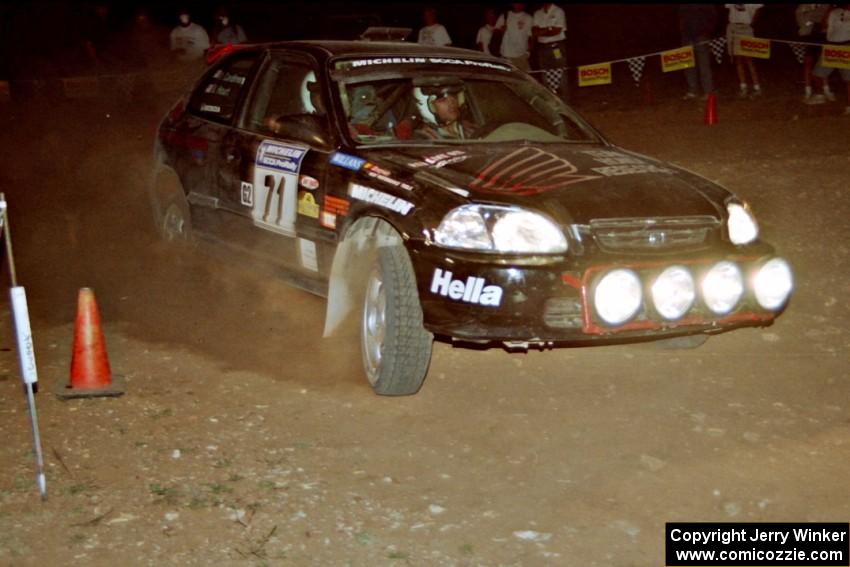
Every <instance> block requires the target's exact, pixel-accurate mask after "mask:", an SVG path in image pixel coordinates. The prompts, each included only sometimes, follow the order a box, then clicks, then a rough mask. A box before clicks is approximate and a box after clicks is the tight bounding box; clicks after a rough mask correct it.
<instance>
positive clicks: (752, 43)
mask: <svg viewBox="0 0 850 567" xmlns="http://www.w3.org/2000/svg"><path fill="white" fill-rule="evenodd" d="M734 51H735V55H740V56H742V57H757V58H759V59H770V40H769V39H759V38H756V37H738V38H735V49H734Z"/></svg>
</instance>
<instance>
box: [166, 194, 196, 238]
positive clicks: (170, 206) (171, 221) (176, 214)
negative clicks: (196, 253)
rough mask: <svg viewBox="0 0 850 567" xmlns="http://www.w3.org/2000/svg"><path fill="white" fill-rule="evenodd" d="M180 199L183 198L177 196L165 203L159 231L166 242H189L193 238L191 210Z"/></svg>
mask: <svg viewBox="0 0 850 567" xmlns="http://www.w3.org/2000/svg"><path fill="white" fill-rule="evenodd" d="M181 197H182V196H181ZM180 201H181V199H179V198H177V197H175V198H172V199H171V200H170V201H169V202H167V203H166V204H165V210H164V212H163V214H162V220H161V221H160V226H159V231H160V236H162V239H163V240H165V241H166V242H170V243H171V242H188V241H189V240H190V239H191V234H192V223H191V221H190V219H189V212H188V210H187V208H186V206H185V205H184V204H183V203H182V202H180Z"/></svg>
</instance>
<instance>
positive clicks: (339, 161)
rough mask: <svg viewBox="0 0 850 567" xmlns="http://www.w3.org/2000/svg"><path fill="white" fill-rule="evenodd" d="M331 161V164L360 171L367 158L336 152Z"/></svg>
mask: <svg viewBox="0 0 850 567" xmlns="http://www.w3.org/2000/svg"><path fill="white" fill-rule="evenodd" d="M330 162H331V165H336V166H338V167H344V168H345V169H350V170H351V171H360V168H361V167H363V164H364V163H366V160H365V159H363V158H359V157H355V156H351V155H348V154H344V153H342V152H334V153H333V154H331V159H330Z"/></svg>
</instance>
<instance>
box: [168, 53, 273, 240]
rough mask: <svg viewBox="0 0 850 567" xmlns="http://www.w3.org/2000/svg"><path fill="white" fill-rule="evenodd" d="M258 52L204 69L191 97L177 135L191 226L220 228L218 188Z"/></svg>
mask: <svg viewBox="0 0 850 567" xmlns="http://www.w3.org/2000/svg"><path fill="white" fill-rule="evenodd" d="M259 56H260V53H259V52H256V51H250V52H245V53H239V54H237V55H234V56H231V57H228V58H227V59H226V60H225V61H223V62H221V63H220V64H218V65H217V66H216V67H215V68H213V69H211V70H210V71H209V72H207V73H206V75H205V76H204V78H203V79H202V80H201V81H200V83H199V84H198V87H197V88H196V89H195V91H194V92H193V94H192V96H191V97H190V99H189V104H188V113H187V119H186V121H185V123H184V125H183V126H182V130H183V132H182V133H181V135H182V136H183V137H184V138H186V139H187V140H189V141H190V143H188V144H186V147H187V150H188V152H187V155H186V156H185V159H184V160H183V161H184V164H185V165H184V174H183V179H184V183H186V184H187V185H188V186H187V187H186V190H187V199H188V201H189V204H190V207H191V210H192V224H193V227H194V228H195V230H197V231H199V232H201V233H206V234H215V233H217V232H218V231H219V229H220V212H221V211H220V209H221V207H222V206H223V205H224V204H225V203H226V200H227V195H226V194H224V193H223V192H222V183H223V181H222V175H226V170H227V168H228V160H229V159H231V158H230V157H229V155H230V154H229V153H228V152H227V146H228V144H229V140H231V139H232V137H233V130H234V128H233V124H234V122H235V120H236V118H237V117H238V116H239V115H240V112H239V111H240V109H241V105H242V104H243V101H244V99H245V97H246V95H247V92H248V88H249V86H250V85H251V82H252V79H253V77H254V76H255V74H256V70H257V67H258V63H259Z"/></svg>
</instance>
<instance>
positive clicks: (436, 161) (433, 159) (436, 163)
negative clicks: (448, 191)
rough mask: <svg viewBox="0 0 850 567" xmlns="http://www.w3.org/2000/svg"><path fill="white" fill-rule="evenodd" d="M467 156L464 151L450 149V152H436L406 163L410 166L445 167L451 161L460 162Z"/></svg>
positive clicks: (451, 162)
mask: <svg viewBox="0 0 850 567" xmlns="http://www.w3.org/2000/svg"><path fill="white" fill-rule="evenodd" d="M468 158H469V156H468V155H467V154H466V152H464V151H462V150H452V151H450V152H444V153H441V154H436V155H433V156H426V157H424V158H422V161H414V162H413V163H410V164H408V165H409V166H410V167H417V168H418V167H433V168H436V169H439V168H441V167H445V166H447V165H451V164H453V163H460V162H462V161H466V160H467V159H468Z"/></svg>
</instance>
